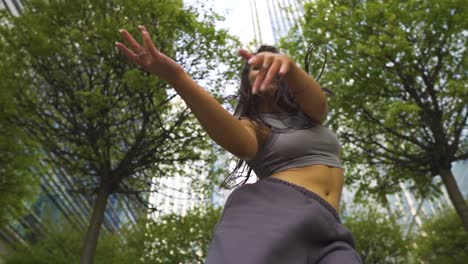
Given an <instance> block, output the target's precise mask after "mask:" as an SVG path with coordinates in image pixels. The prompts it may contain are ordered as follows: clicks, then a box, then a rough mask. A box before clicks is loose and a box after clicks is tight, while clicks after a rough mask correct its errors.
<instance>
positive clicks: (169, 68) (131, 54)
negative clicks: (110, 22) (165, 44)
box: [115, 26, 184, 83]
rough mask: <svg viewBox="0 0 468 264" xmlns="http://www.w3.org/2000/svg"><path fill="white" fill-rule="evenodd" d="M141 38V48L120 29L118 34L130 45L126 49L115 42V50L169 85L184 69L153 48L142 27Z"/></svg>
mask: <svg viewBox="0 0 468 264" xmlns="http://www.w3.org/2000/svg"><path fill="white" fill-rule="evenodd" d="M138 29H139V30H140V32H141V35H142V38H143V46H141V45H140V44H139V43H138V42H137V41H136V40H135V39H134V38H133V37H132V35H130V33H128V31H126V30H124V29H121V30H119V31H120V34H122V37H123V38H124V40H125V41H126V42H127V43H128V44H129V45H130V46H129V47H130V48H127V47H126V46H125V45H124V44H122V43H120V42H116V43H115V45H116V46H117V48H118V49H119V50H120V51H121V52H122V53H123V54H125V56H127V58H128V59H130V60H131V61H132V62H134V63H135V64H136V65H138V66H139V67H140V68H141V69H143V70H145V71H147V72H149V73H151V74H154V75H156V76H158V77H160V78H161V79H163V80H165V81H167V82H169V83H171V82H173V81H174V80H176V79H177V78H178V77H179V76H180V75H181V74H183V73H184V69H183V68H182V67H181V66H180V65H179V64H177V62H175V61H174V60H172V59H171V58H169V57H167V56H166V55H164V54H163V53H161V52H160V51H159V50H158V49H157V48H156V47H155V46H154V43H153V41H152V40H151V37H150V35H149V33H148V31H147V30H146V28H145V27H144V26H139V27H138Z"/></svg>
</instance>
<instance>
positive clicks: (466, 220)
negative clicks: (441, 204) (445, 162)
mask: <svg viewBox="0 0 468 264" xmlns="http://www.w3.org/2000/svg"><path fill="white" fill-rule="evenodd" d="M440 176H441V177H442V181H443V182H444V184H445V188H447V192H448V194H449V197H450V200H451V201H452V203H453V206H454V207H455V210H456V211H457V213H458V216H460V218H461V221H462V223H463V228H464V229H465V231H466V232H467V233H468V206H467V205H466V202H465V200H464V199H463V195H462V194H461V192H460V188H458V185H457V182H456V181H455V178H454V177H453V174H452V172H451V171H450V170H442V171H441V172H440Z"/></svg>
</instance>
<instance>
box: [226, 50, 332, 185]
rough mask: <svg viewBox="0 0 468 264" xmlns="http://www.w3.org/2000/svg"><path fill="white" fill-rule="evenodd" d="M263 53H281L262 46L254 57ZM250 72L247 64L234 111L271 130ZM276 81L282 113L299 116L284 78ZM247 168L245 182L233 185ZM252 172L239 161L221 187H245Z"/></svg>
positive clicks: (244, 162)
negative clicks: (261, 112)
mask: <svg viewBox="0 0 468 264" xmlns="http://www.w3.org/2000/svg"><path fill="white" fill-rule="evenodd" d="M311 47H312V46H311ZM261 52H272V53H279V50H278V49H277V48H275V47H273V46H268V45H262V46H260V47H259V48H258V49H257V51H256V52H255V53H254V55H255V54H258V53H261ZM311 52H312V48H309V49H308V51H307V54H306V57H305V65H306V71H308V69H309V64H310V54H311ZM249 72H250V65H249V64H248V63H247V62H246V63H245V64H244V66H243V68H242V71H241V83H240V88H239V90H238V94H237V95H236V96H235V98H236V99H237V101H238V104H237V106H236V108H235V110H234V116H235V117H237V118H242V117H247V118H248V119H250V120H251V121H252V122H253V123H254V125H255V126H257V127H259V126H260V124H261V125H264V126H266V127H268V128H271V126H270V125H269V124H268V123H267V122H265V121H264V120H263V119H262V118H261V116H260V115H259V112H258V109H257V107H258V105H259V103H260V97H259V96H258V95H254V94H252V86H251V84H250V81H249ZM320 75H321V73H320ZM276 80H277V81H278V89H276V91H275V94H274V98H275V103H276V105H277V106H278V107H279V108H280V109H281V111H282V112H286V113H289V114H294V115H296V114H298V113H299V112H300V111H302V110H301V108H300V106H299V104H298V103H297V102H296V101H295V100H294V97H293V96H292V94H290V93H289V90H288V87H287V85H286V83H285V81H284V80H283V79H282V78H278V79H276ZM317 80H318V79H317ZM324 91H325V93H327V94H330V93H331V91H330V90H328V89H324ZM241 167H242V171H241V172H240V175H239V174H238V171H239V170H240V168H241ZM246 168H247V169H248V172H247V175H246V176H245V177H246V178H245V180H244V181H243V182H242V183H237V184H233V183H235V182H236V179H237V178H240V177H242V176H243V174H244V171H245V170H246ZM251 172H252V168H251V167H250V166H249V165H248V164H247V162H246V161H244V160H241V159H238V161H237V164H236V167H235V168H234V170H233V171H232V172H231V173H230V174H229V175H228V176H227V177H226V178H225V179H224V181H223V182H222V183H221V187H222V188H226V189H232V188H234V187H237V186H239V185H244V184H245V183H246V182H247V181H248V179H249V178H250V174H251Z"/></svg>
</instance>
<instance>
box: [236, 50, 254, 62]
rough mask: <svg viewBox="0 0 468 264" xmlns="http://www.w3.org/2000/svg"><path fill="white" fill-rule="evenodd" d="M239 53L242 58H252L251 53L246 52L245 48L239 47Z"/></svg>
mask: <svg viewBox="0 0 468 264" xmlns="http://www.w3.org/2000/svg"><path fill="white" fill-rule="evenodd" d="M239 55H240V56H241V57H242V58H243V59H244V60H247V61H248V60H250V58H252V56H253V55H252V53H250V52H248V51H247V50H245V49H239Z"/></svg>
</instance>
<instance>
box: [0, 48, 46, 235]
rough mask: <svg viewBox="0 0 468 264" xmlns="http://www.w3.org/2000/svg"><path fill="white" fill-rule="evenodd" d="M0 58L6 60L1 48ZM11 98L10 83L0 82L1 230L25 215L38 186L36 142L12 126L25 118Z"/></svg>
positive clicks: (11, 70) (10, 69)
mask: <svg viewBox="0 0 468 264" xmlns="http://www.w3.org/2000/svg"><path fill="white" fill-rule="evenodd" d="M0 45H1V44H0ZM0 57H2V58H3V57H4V54H3V48H1V46H0ZM5 70H6V71H8V72H9V73H11V74H13V71H14V69H12V68H9V69H5ZM12 94H13V91H12V90H11V89H10V86H9V83H8V82H6V81H2V82H0V131H2V133H1V134H0V201H2V202H1V204H2V205H1V206H0V229H1V228H3V226H5V225H7V224H8V223H9V222H10V221H11V220H12V219H15V218H18V217H21V216H22V215H23V214H24V212H25V209H26V207H27V206H26V205H27V204H28V203H29V202H30V201H31V200H32V199H33V197H34V195H35V193H36V191H37V185H38V183H37V180H36V178H35V177H34V174H33V172H32V171H31V168H33V167H35V166H37V165H38V163H37V162H38V159H39V154H38V153H37V150H36V148H35V145H34V142H33V141H31V140H29V139H28V137H27V136H26V135H25V134H24V133H23V132H22V130H21V128H20V127H18V126H16V125H15V124H14V123H13V122H11V118H12V117H13V116H15V115H18V114H23V115H24V113H18V111H19V109H16V108H15V105H14V104H13V103H12Z"/></svg>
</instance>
